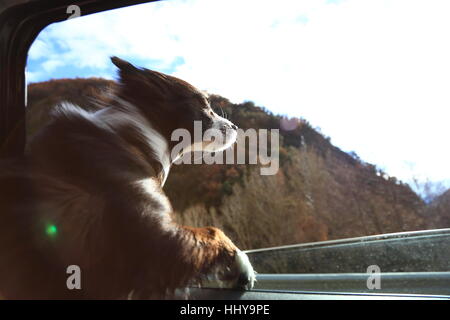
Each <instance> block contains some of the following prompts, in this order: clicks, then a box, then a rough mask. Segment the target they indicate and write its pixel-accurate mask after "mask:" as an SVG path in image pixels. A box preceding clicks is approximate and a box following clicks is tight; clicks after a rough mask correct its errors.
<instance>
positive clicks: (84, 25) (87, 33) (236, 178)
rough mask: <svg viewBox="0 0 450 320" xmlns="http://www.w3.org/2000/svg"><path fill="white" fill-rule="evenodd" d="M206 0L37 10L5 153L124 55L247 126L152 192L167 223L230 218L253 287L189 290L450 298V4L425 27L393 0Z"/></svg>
mask: <svg viewBox="0 0 450 320" xmlns="http://www.w3.org/2000/svg"><path fill="white" fill-rule="evenodd" d="M35 2H36V3H37V2H39V1H35ZM137 2H139V1H136V3H137ZM211 3H212V4H206V3H205V2H202V1H177V0H175V1H167V2H157V3H145V4H139V5H136V6H129V7H124V8H119V9H117V10H109V11H108V10H104V11H103V10H100V9H101V8H103V7H102V6H100V7H99V9H98V10H93V9H92V6H90V5H87V6H86V9H84V7H83V5H82V4H81V3H80V12H79V15H77V14H76V13H77V12H78V11H76V10H75V11H73V10H72V11H70V12H69V11H68V12H69V13H67V16H64V15H61V12H59V15H58V18H57V19H56V18H55V19H54V21H55V23H53V24H50V22H52V21H50V20H51V19H50V20H49V21H48V23H44V22H41V25H42V27H43V26H44V24H49V26H48V27H46V28H44V29H43V30H42V31H41V32H40V33H39V35H38V34H37V33H38V32H37V31H38V30H37V29H36V30H35V35H36V38H35V39H34V42H33V44H32V45H31V48H30V50H29V51H28V53H27V54H28V56H27V60H26V71H24V70H25V68H22V67H25V65H24V63H23V61H22V64H20V66H21V67H20V68H18V69H20V72H22V73H23V72H26V76H27V80H26V82H25V78H23V75H21V76H20V77H22V78H20V77H19V76H17V79H21V80H20V81H17V80H14V81H11V83H22V84H23V88H25V87H26V88H27V93H26V94H27V97H26V98H27V99H26V108H25V105H24V104H23V103H22V100H20V99H23V98H24V96H23V94H24V92H23V90H22V89H23V88H22V89H20V88H19V89H20V90H19V89H18V90H17V91H16V92H15V93H16V95H17V97H16V98H15V99H14V101H13V100H8V101H4V103H3V104H2V106H3V105H4V106H6V105H8V106H10V105H16V106H17V110H20V111H14V112H10V111H8V112H6V111H5V110H3V109H1V110H3V111H2V112H3V114H5V115H7V116H8V117H12V118H14V119H16V120H17V119H21V114H22V113H23V116H24V117H25V121H22V122H20V121H17V123H19V122H20V123H21V124H20V125H17V124H16V122H15V121H12V120H10V121H7V120H6V119H7V117H6V116H5V117H3V119H2V120H1V121H4V122H5V123H6V122H7V124H5V125H3V126H2V130H3V131H5V132H3V131H2V132H1V133H2V139H3V140H6V138H5V137H6V136H7V134H6V133H7V132H6V131H8V133H9V131H12V130H15V131H14V132H15V134H17V132H19V135H18V138H17V139H16V141H15V143H12V142H11V141H14V139H9V140H8V143H9V144H10V145H11V150H12V151H11V152H14V153H20V152H22V151H23V150H25V152H27V147H28V143H29V142H30V141H31V140H32V139H33V138H34V136H35V135H36V134H37V133H38V132H39V130H40V129H41V128H42V126H44V125H45V124H46V123H47V122H48V121H49V114H50V112H51V110H52V109H53V108H54V107H55V106H56V105H58V104H60V103H62V102H65V101H66V102H69V103H73V104H76V105H78V106H80V108H82V109H84V110H87V111H93V112H94V111H98V110H99V109H98V106H97V105H96V104H95V103H94V102H93V101H95V99H97V98H98V97H105V96H107V95H108V94H109V92H111V91H114V90H115V89H117V83H116V80H117V75H116V73H115V72H116V70H115V68H114V66H113V65H111V64H108V61H109V57H110V56H112V55H120V56H121V57H124V58H127V59H129V60H130V61H132V62H133V63H134V64H136V65H138V66H142V67H145V68H148V69H152V70H156V71H159V72H163V73H167V74H170V75H174V76H177V77H180V78H182V79H184V80H187V81H189V82H192V83H194V84H195V85H197V86H198V87H200V88H201V89H202V90H204V91H205V92H206V93H207V94H208V103H210V104H211V107H212V109H213V110H214V111H215V112H216V113H217V114H219V115H221V116H223V117H225V118H228V119H230V120H231V121H233V123H234V124H235V125H237V126H238V127H239V128H240V129H242V134H244V135H246V136H245V137H244V139H243V141H244V142H243V144H242V146H243V148H242V150H244V151H242V150H241V152H242V153H243V155H244V156H243V158H242V161H241V162H239V161H238V160H237V159H238V156H237V154H238V152H239V150H238V146H237V145H235V146H233V148H232V150H233V151H235V154H234V155H233V156H232V157H227V154H226V153H225V152H224V153H223V157H222V160H223V161H222V162H220V161H218V162H217V163H213V164H208V163H205V162H203V161H200V162H198V163H195V160H194V159H199V157H198V156H199V155H198V154H197V155H194V156H193V157H192V158H191V159H192V162H190V163H181V164H180V165H174V166H173V168H172V169H171V172H170V175H169V177H168V178H167V181H166V184H165V186H164V191H165V192H166V194H167V195H168V198H169V199H170V200H171V204H172V206H173V208H174V217H175V219H176V221H177V222H178V223H180V224H183V225H189V226H196V227H202V226H207V225H213V226H216V227H218V228H220V229H222V230H224V232H225V233H226V234H227V235H228V236H229V237H230V238H231V239H232V240H233V241H234V242H235V243H236V245H237V246H238V247H239V248H241V249H242V250H245V252H246V253H247V254H248V256H249V259H250V262H251V263H252V265H253V267H254V268H255V270H256V271H257V272H258V274H257V282H256V285H255V287H254V289H253V291H251V292H246V293H243V292H236V291H226V290H217V291H215V290H216V289H217V288H218V286H217V285H216V284H214V283H210V284H206V285H203V286H202V289H194V288H193V289H192V290H194V291H195V292H197V294H198V297H202V298H208V297H217V298H221V297H222V298H230V299H231V298H235V299H241V298H245V297H246V296H245V295H246V294H248V295H249V296H247V297H249V298H250V299H260V298H261V299H264V298H267V297H271V298H274V297H275V296H270V295H269V296H265V294H269V293H279V294H282V295H281V296H280V298H283V297H284V298H285V299H295V297H297V298H301V297H307V298H314V297H315V298H319V297H320V294H324V295H325V297H326V295H329V296H328V297H334V298H345V296H346V295H348V294H351V295H356V296H359V297H364V294H368V295H372V296H371V297H372V298H376V297H377V296H378V297H383V295H387V296H388V297H396V296H397V297H402V296H403V297H408V296H409V297H411V298H413V297H421V296H422V297H425V296H426V297H435V298H440V297H448V296H450V289H449V288H450V264H449V261H450V251H449V250H450V249H449V244H450V243H449V241H450V239H449V237H450V231H449V229H447V228H449V227H450V190H449V189H448V188H449V187H450V182H449V181H450V176H448V174H447V172H448V170H446V168H447V163H448V160H450V159H449V158H448V152H447V151H446V149H445V148H443V147H442V145H445V139H446V138H445V137H446V136H447V135H448V134H447V132H446V130H444V128H446V124H445V123H444V122H445V121H446V120H444V119H447V118H448V117H447V114H446V111H445V110H446V109H445V108H446V107H445V106H446V103H448V101H447V99H448V95H447V94H446V89H445V86H443V85H442V84H443V83H445V77H446V74H448V72H450V66H449V64H448V59H447V56H448V55H447V53H449V50H448V48H447V47H446V46H445V45H443V44H442V40H440V39H443V38H444V37H443V35H442V33H443V31H442V30H445V27H443V26H446V25H447V22H446V21H447V20H448V19H447V20H446V19H444V17H445V15H444V16H443V15H442V12H448V13H450V9H449V8H448V7H447V6H446V5H443V6H442V7H439V6H436V7H433V8H431V7H430V8H427V9H426V10H427V11H426V12H427V13H428V14H427V15H425V17H424V19H426V21H424V22H423V23H422V24H421V25H422V26H423V28H424V29H423V30H422V29H420V28H419V27H418V24H417V21H416V20H415V18H417V17H418V14H419V13H420V12H421V9H422V8H423V6H425V5H424V3H425V2H423V6H422V5H418V4H414V5H412V7H411V10H410V11H408V12H407V13H405V11H404V10H403V9H404V7H403V6H402V4H401V3H400V2H398V3H396V4H393V5H392V6H389V5H387V4H376V5H375V4H369V3H366V6H364V5H361V4H357V3H356V1H352V0H348V1H345V0H344V1H320V3H319V2H313V1H311V2H308V1H306V2H304V3H303V4H301V3H299V2H298V1H297V2H296V1H281V3H277V4H276V5H275V4H272V3H271V2H258V1H255V2H251V1H250V2H248V3H246V4H242V3H241V2H229V1H223V0H216V1H212V2H211ZM125 4H127V3H126V2H125V1H124V2H123V6H125ZM129 4H135V3H129ZM103 6H104V7H105V9H110V7H108V6H107V5H103ZM121 6H122V5H117V7H121ZM68 8H69V6H67V9H68ZM111 9H112V8H111ZM60 11H61V10H60ZM95 11H99V12H98V13H95V14H92V13H93V12H95ZM101 11H103V12H101ZM255 12H259V13H261V14H255ZM374 12H376V13H377V15H376V16H377V17H383V19H384V20H383V19H378V18H377V19H375V18H374ZM74 13H75V14H76V16H72V15H73V14H74ZM69 18H70V19H69ZM56 21H58V22H56ZM381 21H384V22H385V23H382V22H381ZM398 21H401V22H402V23H399V22H398ZM418 29H420V32H418ZM429 35H434V36H433V37H430V36H429ZM399 39H401V40H402V41H400V40H399ZM31 40H33V39H31V38H30V39H29V42H30V43H31ZM16 41H17V40H16ZM30 43H28V45H29V44H30ZM23 47H26V45H25V44H24V45H23ZM417 47H421V48H425V49H423V50H415V49H417ZM0 49H1V48H0ZM22 51H24V50H22ZM434 53H436V54H434ZM7 56H8V57H11V56H12V55H11V54H10V53H8V54H7ZM406 57H408V58H406ZM23 59H25V56H23ZM2 61H3V60H2ZM431 62H433V63H431ZM3 65H6V64H5V63H4V64H3ZM8 65H13V64H10V63H9V64H8ZM413 66H414V67H413ZM2 70H3V69H2ZM2 72H3V71H2ZM18 72H19V71H18ZM20 72H19V73H20ZM4 74H5V72H3V73H2V76H3V77H5V76H4ZM11 77H12V76H11ZM21 81H22V82H21ZM3 83H4V82H2V84H3ZM21 90H22V91H21ZM12 96H13V95H12V94H8V95H6V94H5V95H4V97H5V99H6V98H8V99H11V97H12ZM2 99H3V96H2ZM11 101H12V102H13V103H12V102H11ZM1 108H6V107H1ZM14 110H16V109H14ZM443 110H444V111H443ZM12 118H11V119H12ZM25 127H26V131H25ZM3 128H7V130H6V129H3ZM417 128H421V129H420V130H418V129H417ZM21 129H23V132H21V131H20V130H21ZM8 137H9V136H8ZM261 137H263V139H261ZM264 139H265V140H264ZM252 141H253V142H252ZM252 143H253V144H254V145H256V147H255V149H254V151H255V154H257V153H258V152H260V153H259V154H257V155H256V156H254V157H253V158H252V154H251V151H250V149H251V148H250V146H251V144H252ZM5 145H6V144H5ZM419 146H420V147H419ZM353 150H356V151H353ZM19 151H20V152H19ZM200 158H201V155H200ZM227 159H228V160H229V162H227ZM208 288H209V289H208ZM196 290H197V291H196ZM208 290H212V291H208ZM276 297H278V296H276Z"/></svg>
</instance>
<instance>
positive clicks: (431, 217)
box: [27, 78, 450, 249]
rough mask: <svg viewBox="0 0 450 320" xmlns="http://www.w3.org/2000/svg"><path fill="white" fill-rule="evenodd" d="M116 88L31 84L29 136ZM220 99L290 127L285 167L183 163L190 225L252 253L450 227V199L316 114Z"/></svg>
mask: <svg viewBox="0 0 450 320" xmlns="http://www.w3.org/2000/svg"><path fill="white" fill-rule="evenodd" d="M114 85H115V84H114V82H112V81H108V80H104V79H93V78H91V79H63V80H52V81H48V82H43V83H35V84H31V85H29V87H28V107H27V125H28V128H29V131H28V138H29V139H31V137H32V135H33V134H34V133H35V132H36V131H37V130H38V129H39V128H40V127H41V126H42V125H43V124H44V123H45V122H46V121H47V115H48V111H49V109H50V108H51V107H52V106H54V105H55V104H56V103H58V102H60V101H63V100H66V101H71V102H74V103H77V104H78V105H80V106H81V107H83V108H86V109H91V110H92V109H95V108H96V106H95V104H93V103H92V100H91V99H92V98H93V97H98V96H99V95H101V94H102V92H103V91H104V90H106V89H113V88H114ZM211 100H212V106H213V108H215V109H216V111H217V112H218V113H219V114H220V113H221V112H222V110H223V111H224V112H226V113H227V114H228V115H229V118H230V119H231V121H233V122H234V123H235V124H236V125H237V126H238V127H240V128H243V129H247V128H255V129H258V128H265V129H280V134H281V141H280V170H279V171H278V173H277V174H276V175H273V176H261V175H260V174H259V170H257V169H258V168H257V166H256V165H175V166H173V168H172V170H171V173H170V175H169V178H168V180H167V183H166V185H165V187H164V189H165V191H166V193H167V194H168V196H169V198H170V199H171V201H172V204H173V207H174V209H175V210H176V216H177V218H178V219H179V221H180V222H182V223H185V224H190V225H207V224H213V225H216V226H218V227H222V228H223V229H225V230H226V231H227V232H228V233H229V234H230V236H231V238H232V239H233V240H235V242H236V243H237V244H238V245H239V246H241V247H242V248H244V249H246V248H259V247H269V246H276V245H284V244H293V243H299V242H310V241H320V240H330V239H338V238H346V237H355V236H364V235H371V234H379V233H388V232H397V231H408V230H420V229H425V228H443V227H449V226H450V219H449V214H448V212H449V208H450V201H448V199H449V198H450V196H448V195H447V196H446V198H445V197H444V198H445V199H447V200H442V203H444V204H443V205H441V204H437V205H436V206H435V207H436V208H437V209H432V210H431V209H430V208H431V207H432V205H433V204H432V205H431V206H428V207H427V206H426V204H425V203H424V201H422V199H421V198H420V197H419V196H417V195H416V194H415V193H414V192H413V191H412V190H411V188H410V187H409V186H408V185H406V184H403V183H402V182H400V181H397V179H396V178H395V177H386V175H385V174H384V173H383V172H381V171H379V170H378V169H377V168H376V167H375V166H374V165H371V164H368V163H365V162H363V161H362V160H361V159H359V158H358V157H357V156H356V155H355V154H352V155H350V154H347V153H345V152H343V151H341V150H340V149H339V148H337V147H335V146H333V145H332V144H331V143H330V139H328V138H327V137H324V136H323V135H322V134H321V133H320V132H318V131H317V130H315V129H314V128H313V127H312V126H311V125H310V124H309V123H308V122H307V121H306V120H304V119H287V118H285V117H282V116H278V115H274V114H272V113H270V112H269V111H267V110H265V109H262V108H260V107H257V106H255V105H254V104H253V103H252V102H246V103H242V104H233V103H230V102H229V101H228V100H227V99H226V98H223V97H220V96H218V95H214V96H212V99H211ZM349 130H351V128H349ZM447 194H448V192H447ZM436 200H437V199H436ZM433 208H434V207H433Z"/></svg>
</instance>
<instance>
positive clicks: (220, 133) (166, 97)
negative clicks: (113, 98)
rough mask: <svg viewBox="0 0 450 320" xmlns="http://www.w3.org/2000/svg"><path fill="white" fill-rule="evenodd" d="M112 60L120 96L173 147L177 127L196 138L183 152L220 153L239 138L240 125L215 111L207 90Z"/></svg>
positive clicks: (114, 58)
mask: <svg viewBox="0 0 450 320" xmlns="http://www.w3.org/2000/svg"><path fill="white" fill-rule="evenodd" d="M111 61H112V62H113V63H114V64H115V65H116V66H117V67H118V68H119V75H120V85H119V87H120V88H119V92H118V96H119V97H120V98H122V99H124V100H126V101H127V102H129V103H131V104H133V105H134V106H135V107H137V108H138V109H139V110H140V111H141V112H142V114H144V115H145V117H146V118H147V120H148V121H149V123H150V124H151V125H152V127H153V129H155V130H156V131H158V132H159V133H160V134H161V135H162V136H163V137H164V138H165V139H166V140H167V142H168V144H169V146H170V147H173V146H174V145H175V144H176V142H173V141H171V136H172V133H173V132H174V131H175V130H177V129H185V130H187V131H188V132H189V133H190V135H191V137H192V143H191V144H190V145H189V146H187V148H185V149H184V150H183V152H189V151H192V150H193V149H195V150H198V151H207V152H216V151H220V150H224V149H226V148H228V147H229V146H231V145H232V144H233V143H234V142H235V141H236V137H237V131H236V130H237V127H236V126H235V125H234V124H233V123H231V122H230V121H229V120H227V119H225V118H223V117H221V116H219V115H218V114H217V113H216V112H214V111H213V109H212V108H211V105H210V102H209V100H208V96H207V95H206V94H205V93H203V92H201V91H200V90H198V89H196V88H195V87H193V86H192V85H190V84H189V83H187V82H185V81H183V80H181V79H178V78H175V77H172V76H169V75H166V74H163V73H160V72H156V71H152V70H148V69H144V68H136V67H135V66H133V65H132V64H131V63H129V62H127V61H124V60H122V59H119V58H117V57H112V58H111ZM200 125H201V129H200ZM195 126H197V127H196V128H195ZM195 131H197V134H196V133H195ZM198 131H201V135H199V134H198ZM199 136H200V137H199ZM203 137H209V138H207V139H204V138H203ZM194 146H195V147H194Z"/></svg>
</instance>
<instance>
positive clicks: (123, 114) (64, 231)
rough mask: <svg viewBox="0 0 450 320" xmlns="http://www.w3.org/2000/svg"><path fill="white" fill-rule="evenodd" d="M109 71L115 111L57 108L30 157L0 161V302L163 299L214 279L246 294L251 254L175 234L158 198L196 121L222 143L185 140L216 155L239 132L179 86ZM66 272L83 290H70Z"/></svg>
mask: <svg viewBox="0 0 450 320" xmlns="http://www.w3.org/2000/svg"><path fill="white" fill-rule="evenodd" d="M112 62H113V63H114V64H115V65H116V66H117V67H118V68H119V74H120V81H119V86H118V90H117V92H116V93H115V98H114V100H113V102H112V103H111V105H109V106H107V107H105V108H102V109H101V110H99V111H96V112H87V111H84V110H82V109H81V108H79V107H77V106H74V105H71V104H64V105H62V106H60V107H59V108H57V109H55V111H54V113H53V119H52V120H51V122H49V123H48V124H47V125H46V126H45V127H44V128H42V129H41V130H40V132H39V133H38V134H37V135H36V137H35V138H34V139H33V141H32V142H31V144H30V146H29V153H28V154H27V156H24V157H23V158H21V159H11V160H3V161H2V163H1V172H0V296H3V297H4V298H7V299H23V298H25V299H53V298H56V299H91V298H94V299H97V298H99V299H122V298H127V297H130V296H131V297H132V298H146V297H158V298H163V297H167V295H168V294H169V295H170V294H171V293H173V292H174V290H175V289H176V288H183V287H185V286H187V285H189V284H191V283H196V282H197V283H201V282H202V281H204V280H205V279H211V277H213V278H215V279H216V280H218V281H221V282H222V284H223V285H224V286H226V287H243V286H247V287H250V288H251V287H252V286H253V282H254V280H255V273H254V271H253V269H252V266H251V264H250V263H249V260H248V258H247V256H246V255H245V254H244V253H243V252H241V251H240V250H239V249H238V248H237V247H236V246H235V245H234V244H233V242H232V241H231V240H230V239H229V238H228V237H226V236H225V234H224V233H223V232H222V231H221V230H219V229H217V228H214V227H205V228H192V227H186V226H180V225H177V224H176V223H175V222H174V220H173V217H172V215H171V211H172V209H171V205H170V203H169V201H168V199H167V197H166V196H165V195H164V192H163V190H162V186H163V184H164V181H165V179H166V177H167V174H168V172H169V168H170V166H171V163H172V162H173V161H174V159H172V158H171V156H170V151H171V149H172V148H173V147H174V142H172V141H171V139H170V137H171V133H172V132H173V131H174V130H175V129H178V128H183V129H186V130H188V131H189V132H190V133H192V134H193V132H194V121H201V123H202V127H203V129H204V130H207V129H209V128H215V129H216V130H219V131H220V132H221V133H222V134H223V139H222V142H221V143H217V142H215V141H210V142H205V141H194V142H193V143H196V144H197V145H198V144H200V145H201V146H202V147H204V150H207V151H210V152H214V151H218V150H223V149H225V148H228V147H229V146H231V145H232V144H233V143H234V142H235V139H236V135H237V133H236V129H237V128H236V126H235V125H234V124H232V123H231V122H230V121H228V120H227V119H224V118H222V117H220V116H219V115H217V114H216V113H215V112H214V111H213V110H212V109H211V106H210V104H209V101H208V99H207V96H206V95H205V94H204V93H202V92H201V91H199V90H197V89H196V88H194V87H193V86H191V85H190V84H188V83H186V82H185V81H182V80H180V79H177V78H175V77H172V76H168V75H165V74H162V73H158V72H155V71H151V70H147V69H140V68H136V67H134V66H133V65H131V64H130V63H128V62H126V61H123V60H121V59H119V58H116V57H113V58H112ZM219 140H220V139H219ZM186 149H187V150H186V152H188V151H189V150H188V149H190V148H186ZM181 153H183V152H181ZM180 155H181V154H180ZM69 266H76V267H77V268H79V269H78V270H79V272H80V274H79V275H80V276H81V277H80V278H81V287H80V288H69V287H68V283H67V282H68V277H69V276H70V274H68V273H67V272H68V267H69ZM71 289H72V290H71Z"/></svg>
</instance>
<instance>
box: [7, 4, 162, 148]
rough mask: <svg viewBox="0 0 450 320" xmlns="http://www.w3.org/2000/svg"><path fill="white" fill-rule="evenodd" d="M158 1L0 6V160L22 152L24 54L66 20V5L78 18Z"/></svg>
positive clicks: (24, 96) (23, 138) (24, 86)
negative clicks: (77, 9) (74, 7)
mask: <svg viewBox="0 0 450 320" xmlns="http://www.w3.org/2000/svg"><path fill="white" fill-rule="evenodd" d="M154 1H158V0H114V1H111V0H81V1H80V0H58V1H55V0H50V1H49V0H5V1H2V3H1V4H0V157H14V156H20V155H22V154H23V152H24V149H25V143H26V141H25V137H26V126H25V107H26V105H25V101H26V100H25V99H26V81H25V67H26V62H27V55H28V50H29V49H30V46H31V44H32V43H33V41H34V40H35V38H36V37H37V36H38V34H39V33H40V32H41V31H42V30H43V29H44V28H45V27H47V26H48V25H50V24H52V23H54V22H60V21H64V20H66V19H67V18H68V17H69V14H68V13H67V8H68V6H70V5H77V6H79V7H80V10H81V15H82V16H85V15H89V14H92V13H97V12H102V11H106V10H111V9H118V8H122V7H127V6H131V5H136V4H142V3H148V2H154Z"/></svg>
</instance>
